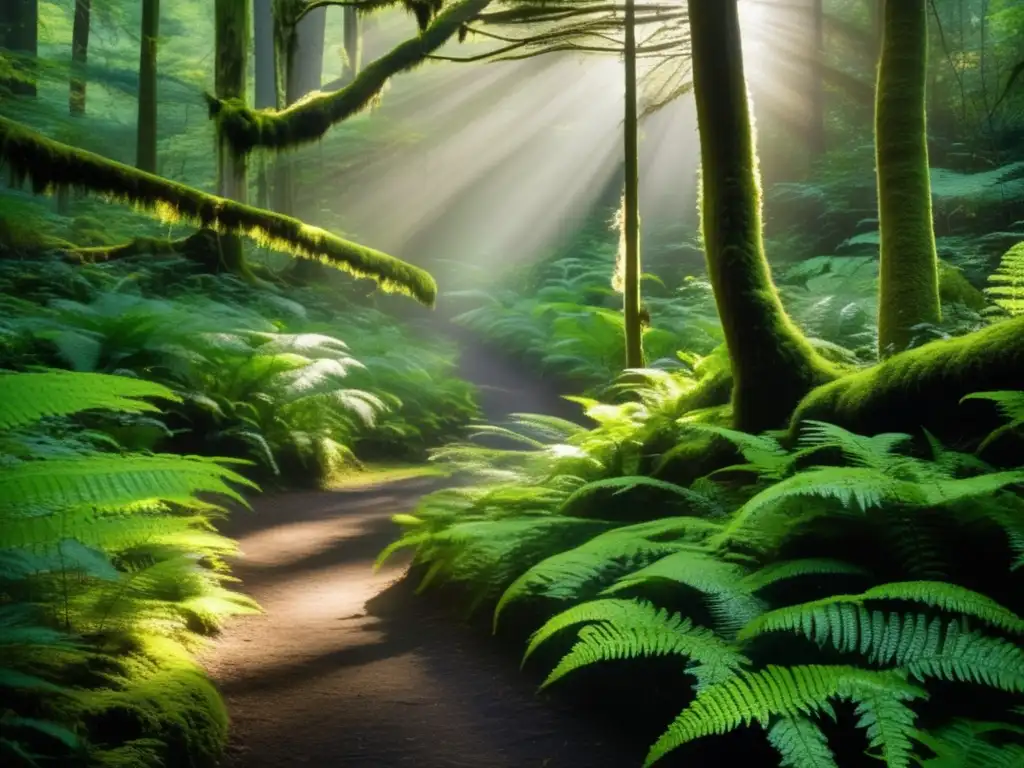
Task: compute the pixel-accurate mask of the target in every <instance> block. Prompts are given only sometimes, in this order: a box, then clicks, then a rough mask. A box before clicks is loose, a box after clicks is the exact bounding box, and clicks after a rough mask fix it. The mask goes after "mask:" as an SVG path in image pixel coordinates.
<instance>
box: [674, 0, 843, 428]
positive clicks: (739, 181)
mask: <svg viewBox="0 0 1024 768" xmlns="http://www.w3.org/2000/svg"><path fill="white" fill-rule="evenodd" d="M736 2H737V0H688V7H689V17H690V38H691V47H692V66H693V87H694V96H695V100H696V105H697V124H698V128H699V131H700V144H701V177H702V179H701V181H702V191H701V226H702V234H703V238H704V249H705V254H706V259H707V268H708V275H709V277H710V280H711V285H712V288H713V290H714V294H715V303H716V305H717V307H718V314H719V317H720V319H721V322H722V328H723V331H724V335H725V342H726V346H727V348H728V350H729V358H730V361H731V363H732V371H733V394H732V405H733V422H734V424H735V426H736V427H737V428H738V429H742V430H744V431H748V432H761V431H763V430H766V429H775V428H778V427H779V426H781V425H783V424H785V423H786V421H787V420H788V418H789V416H790V414H791V413H792V412H793V408H794V407H795V406H796V404H797V402H799V400H800V399H801V398H802V397H803V396H804V395H806V394H807V393H808V392H809V391H810V390H811V389H812V388H813V387H814V386H816V385H818V384H822V383H824V382H826V381H829V380H831V379H832V378H834V377H835V376H836V372H835V371H834V370H833V368H832V366H830V365H829V364H828V363H827V362H826V361H825V360H824V359H822V358H821V357H820V356H819V355H818V354H816V353H815V351H814V350H813V348H812V347H811V346H810V344H809V342H808V341H807V339H806V338H805V337H804V336H803V334H802V333H801V332H800V330H799V329H798V328H797V327H796V326H795V325H794V324H793V322H792V320H790V318H789V316H788V315H787V314H786V311H785V309H783V307H782V302H781V301H780V299H779V295H778V292H777V291H776V289H775V285H774V284H773V282H772V278H771V272H770V269H769V267H768V261H767V259H766V258H765V254H764V243H763V237H762V216H761V188H760V180H759V173H758V170H757V158H756V154H755V151H754V138H753V129H752V126H751V120H750V105H749V103H748V97H747V85H746V79H745V76H744V71H743V54H742V49H741V40H740V26H739V15H738V9H737V6H736Z"/></svg>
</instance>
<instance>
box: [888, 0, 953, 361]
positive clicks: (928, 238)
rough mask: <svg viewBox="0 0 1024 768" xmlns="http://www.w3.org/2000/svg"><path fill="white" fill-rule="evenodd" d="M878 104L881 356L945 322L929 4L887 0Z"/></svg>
mask: <svg viewBox="0 0 1024 768" xmlns="http://www.w3.org/2000/svg"><path fill="white" fill-rule="evenodd" d="M883 12H884V14H885V23H884V29H885V31H884V35H883V44H882V55H881V60H880V63H879V67H878V85H877V87H876V94H877V97H876V98H877V101H876V106H875V150H876V166H877V168H878V221H879V230H880V232H881V250H880V254H881V255H880V261H879V280H878V351H879V356H881V357H886V356H888V355H890V354H893V353H895V352H900V351H902V350H904V349H907V347H908V346H909V345H910V343H911V341H912V339H913V337H914V335H915V332H914V330H913V327H914V326H915V325H918V324H920V323H932V324H934V323H938V322H939V320H940V318H941V305H940V303H939V277H938V258H937V256H936V252H935V233H934V230H933V228H932V202H931V182H930V177H929V170H928V137H927V124H926V116H925V93H926V90H927V67H928V12H927V2H926V0H900V2H887V3H886V4H885V9H884V11H883Z"/></svg>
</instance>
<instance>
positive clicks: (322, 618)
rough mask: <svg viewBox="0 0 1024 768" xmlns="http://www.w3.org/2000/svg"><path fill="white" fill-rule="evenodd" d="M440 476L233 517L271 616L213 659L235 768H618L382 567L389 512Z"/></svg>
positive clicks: (240, 624)
mask: <svg viewBox="0 0 1024 768" xmlns="http://www.w3.org/2000/svg"><path fill="white" fill-rule="evenodd" d="M431 482H436V481H430V480H427V481H424V480H422V479H420V480H412V481H404V482H399V483H395V484H393V485H389V486H384V487H381V488H379V489H374V490H369V491H360V492H332V493H289V494H282V495H278V496H270V497H266V498H262V499H259V500H257V502H256V504H255V512H254V513H252V514H247V513H239V514H238V515H236V516H235V517H234V519H233V520H232V522H231V524H230V525H229V526H227V528H228V530H226V532H227V533H229V534H230V535H233V536H236V537H237V538H238V539H239V541H240V543H241V547H242V551H243V553H244V556H243V557H242V558H241V559H240V560H239V561H238V562H237V565H236V571H235V572H236V574H237V575H238V576H239V577H241V579H242V583H243V587H244V591H246V592H247V593H249V594H251V595H252V596H253V597H255V598H256V599H257V600H258V601H259V602H260V604H261V605H262V606H263V608H264V610H265V611H266V613H265V614H264V615H262V616H255V617H247V618H244V619H239V620H236V621H234V622H233V623H232V625H231V626H230V627H229V628H228V630H227V631H226V632H225V634H224V635H223V636H222V638H221V639H219V640H218V642H217V644H216V647H215V648H214V649H213V652H212V654H211V655H210V657H209V658H208V659H207V668H208V669H209V670H210V672H211V674H212V675H213V677H214V679H215V680H216V681H217V683H218V685H219V686H220V689H221V691H222V692H223V694H224V697H225V699H226V700H227V705H228V711H229V712H230V714H231V720H232V740H231V745H230V748H229V752H228V756H227V758H226V760H225V764H226V765H227V766H230V768H271V767H272V766H273V767H274V768H284V767H285V766H295V765H308V766H316V767H317V768H320V767H321V766H322V767H323V768H328V767H330V768H333V767H334V766H351V767H352V768H359V767H361V766H366V767H367V768H370V767H371V766H373V767H375V768H391V767H392V766H418V767H419V768H567V767H568V766H583V767H586V768H604V767H605V766H607V767H608V768H611V767H612V766H615V767H616V768H623V766H630V765H636V764H637V763H638V759H637V757H638V756H637V755H636V754H635V753H634V754H631V755H630V754H624V753H622V752H619V751H618V750H617V748H616V747H614V746H610V745H608V744H607V743H604V741H603V739H602V738H601V736H600V734H598V733H597V732H596V726H593V725H588V724H587V723H585V722H583V721H582V720H579V719H577V718H576V716H575V715H573V714H572V713H571V712H568V711H565V710H564V709H562V708H561V706H560V705H558V704H555V703H554V702H551V701H547V700H546V699H545V698H544V697H542V696H538V695H537V694H536V692H535V689H534V685H533V683H532V682H531V681H529V680H527V679H526V678H524V677H522V676H520V675H519V674H518V670H517V669H516V665H515V663H514V660H513V659H509V658H507V657H505V656H503V655H502V654H501V653H500V652H499V651H497V650H496V649H495V648H492V647H488V646H487V645H485V642H482V641H481V638H479V636H478V635H476V634H475V633H473V632H472V631H470V630H469V628H468V627H464V626H459V624H458V623H456V622H454V621H453V620H452V618H451V617H450V616H449V615H446V614H445V613H444V612H443V611H439V610H438V608H437V606H436V605H433V604H432V603H431V602H430V601H428V600H424V599H423V598H419V597H416V596H415V595H412V594H411V590H410V589H409V588H408V585H407V582H400V581H398V579H399V578H400V577H401V576H402V574H403V573H404V570H405V563H401V564H395V565H392V566H391V567H388V568H384V569H382V570H381V571H380V572H379V573H376V574H374V573H373V572H372V570H371V564H372V562H373V559H374V558H375V557H376V555H377V553H378V552H379V551H380V549H382V548H383V547H384V546H385V545H386V544H387V543H388V542H389V541H390V540H391V539H392V538H393V536H394V530H393V524H392V523H391V522H390V519H389V517H390V515H391V514H393V513H395V512H397V511H401V510H406V509H409V508H410V507H411V506H412V505H413V504H414V502H415V499H416V498H417V497H418V496H419V494H420V493H422V492H423V491H424V490H426V489H427V488H428V487H429V485H430V483H431Z"/></svg>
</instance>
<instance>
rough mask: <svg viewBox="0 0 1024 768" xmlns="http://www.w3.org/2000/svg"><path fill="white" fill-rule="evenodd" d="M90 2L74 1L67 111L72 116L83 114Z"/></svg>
mask: <svg viewBox="0 0 1024 768" xmlns="http://www.w3.org/2000/svg"><path fill="white" fill-rule="evenodd" d="M91 16H92V0H75V26H74V28H73V29H72V31H71V84H70V90H69V93H68V109H69V111H70V112H71V114H72V115H75V116H79V115H84V114H85V88H86V80H85V65H86V62H87V61H88V58H89V27H90V25H91V18H90V17H91Z"/></svg>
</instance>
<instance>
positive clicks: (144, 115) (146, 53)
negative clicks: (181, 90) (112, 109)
mask: <svg viewBox="0 0 1024 768" xmlns="http://www.w3.org/2000/svg"><path fill="white" fill-rule="evenodd" d="M159 36H160V0H142V44H141V46H140V52H139V117H138V141H137V144H136V150H135V165H136V166H137V167H138V168H139V170H142V171H148V172H149V173H156V133H157V125H156V52H157V38H158V37H159Z"/></svg>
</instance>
